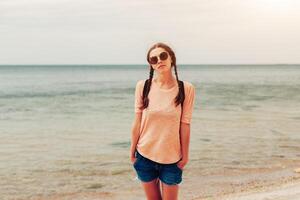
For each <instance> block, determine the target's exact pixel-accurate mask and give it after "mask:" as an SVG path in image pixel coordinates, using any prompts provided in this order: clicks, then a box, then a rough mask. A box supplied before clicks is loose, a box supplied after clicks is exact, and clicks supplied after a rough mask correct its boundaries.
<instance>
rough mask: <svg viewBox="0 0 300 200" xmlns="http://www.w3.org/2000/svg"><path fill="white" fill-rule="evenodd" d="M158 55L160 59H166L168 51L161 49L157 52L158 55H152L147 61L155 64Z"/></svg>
mask: <svg viewBox="0 0 300 200" xmlns="http://www.w3.org/2000/svg"><path fill="white" fill-rule="evenodd" d="M158 57H159V59H160V60H167V59H168V53H167V52H165V51H163V52H161V53H160V54H159V56H152V57H150V58H149V63H150V64H152V65H155V64H157V62H158Z"/></svg>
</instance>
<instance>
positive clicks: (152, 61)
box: [149, 56, 158, 64]
mask: <svg viewBox="0 0 300 200" xmlns="http://www.w3.org/2000/svg"><path fill="white" fill-rule="evenodd" d="M157 61H158V59H157V57H156V56H153V57H150V58H149V62H150V63H151V64H156V63H157Z"/></svg>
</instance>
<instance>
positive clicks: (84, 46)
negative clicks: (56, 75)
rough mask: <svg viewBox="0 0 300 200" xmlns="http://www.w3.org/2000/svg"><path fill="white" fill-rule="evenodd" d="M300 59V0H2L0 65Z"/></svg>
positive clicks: (242, 61) (269, 61)
mask: <svg viewBox="0 0 300 200" xmlns="http://www.w3.org/2000/svg"><path fill="white" fill-rule="evenodd" d="M159 41H160V42H165V43H167V44H169V45H170V46H171V47H172V48H173V49H174V51H175V53H176V56H177V61H178V64H240V63H251V64H257V63H263V64H266V63H271V64H275V63H300V1H299V0H184V1H183V0H165V1H164V0H106V1H104V0H0V64H146V53H147V50H148V48H149V47H150V46H151V45H152V44H153V43H155V42H159Z"/></svg>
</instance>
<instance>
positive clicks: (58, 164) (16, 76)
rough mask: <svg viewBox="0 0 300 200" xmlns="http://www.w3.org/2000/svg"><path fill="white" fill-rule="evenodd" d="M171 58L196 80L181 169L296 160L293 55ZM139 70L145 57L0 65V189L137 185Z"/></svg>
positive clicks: (298, 121)
mask: <svg viewBox="0 0 300 200" xmlns="http://www.w3.org/2000/svg"><path fill="white" fill-rule="evenodd" d="M177 67H178V76H179V79H180V80H185V81H188V82H190V83H192V84H193V85H194V87H195V89H196V91H195V92H196V98H195V104H194V111H193V114H192V120H191V133H190V134H191V137H190V158H189V163H188V165H187V166H186V169H185V170H186V172H187V173H186V174H190V175H191V176H192V175H194V176H198V177H199V179H201V176H202V175H203V176H204V175H209V174H215V173H217V172H222V171H224V170H225V169H228V170H234V169H237V170H239V169H261V168H270V169H272V168H276V167H286V166H288V165H289V163H291V162H293V161H300V65H287V64H278V65H178V66H177ZM154 76H156V74H155V73H154ZM148 77H149V68H148V66H147V65H0V199H1V200H6V199H7V200H12V199H39V198H40V199H51V198H52V197H53V198H54V196H55V195H58V194H71V193H87V192H102V193H105V192H106V193H107V194H109V193H111V194H114V193H118V192H119V191H125V190H127V189H128V188H134V187H140V186H139V185H138V184H139V182H138V180H137V178H136V174H135V171H134V169H133V167H132V164H131V162H130V159H129V154H130V152H129V149H130V137H131V127H132V123H133V119H134V90H135V85H136V83H137V81H138V80H141V79H147V78H148ZM183 180H184V178H183ZM186 180H188V176H186ZM183 184H184V183H183ZM211 184H212V183H211ZM211 186H212V185H211ZM139 189H140V190H141V188H139ZM108 196H109V195H108ZM107 198H108V197H107ZM58 199H59V198H58ZM70 199H72V198H70ZM82 199H83V198H82Z"/></svg>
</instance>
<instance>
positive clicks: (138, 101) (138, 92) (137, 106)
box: [134, 80, 144, 113]
mask: <svg viewBox="0 0 300 200" xmlns="http://www.w3.org/2000/svg"><path fill="white" fill-rule="evenodd" d="M143 87H144V81H143V80H139V81H138V82H137V84H136V86H135V103H134V110H135V112H136V113H141V112H142V111H143V110H142V109H141V107H142V106H143V96H142V95H143Z"/></svg>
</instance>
